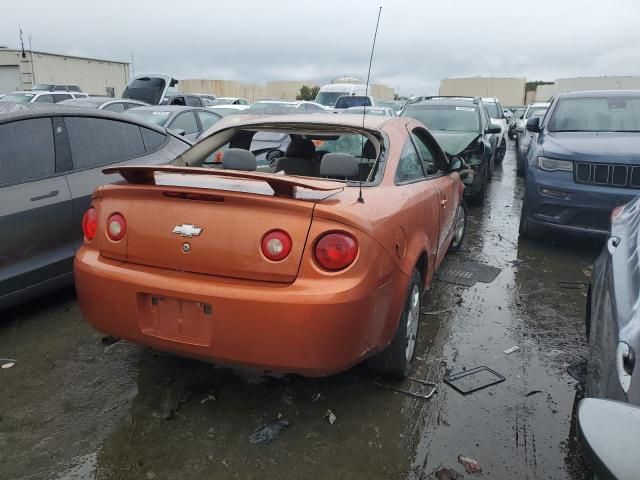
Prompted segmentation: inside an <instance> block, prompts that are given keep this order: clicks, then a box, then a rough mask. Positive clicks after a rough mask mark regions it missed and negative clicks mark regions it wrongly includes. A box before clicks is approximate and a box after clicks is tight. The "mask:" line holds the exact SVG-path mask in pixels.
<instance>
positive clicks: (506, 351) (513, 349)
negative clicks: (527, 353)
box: [504, 345, 520, 355]
mask: <svg viewBox="0 0 640 480" xmlns="http://www.w3.org/2000/svg"><path fill="white" fill-rule="evenodd" d="M518 350H520V347H519V346H517V345H514V346H513V347H511V348H507V349H506V350H505V351H504V353H505V354H507V355H511V354H512V353H513V352H517V351H518Z"/></svg>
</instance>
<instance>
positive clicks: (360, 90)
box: [316, 83, 367, 109]
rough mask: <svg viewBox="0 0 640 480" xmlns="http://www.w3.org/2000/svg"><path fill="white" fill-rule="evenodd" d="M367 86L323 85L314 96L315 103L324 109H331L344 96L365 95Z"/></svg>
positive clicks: (348, 84)
mask: <svg viewBox="0 0 640 480" xmlns="http://www.w3.org/2000/svg"><path fill="white" fill-rule="evenodd" d="M366 94H367V86H366V85H365V84H364V83H331V84H329V85H324V86H323V87H322V88H321V89H320V90H319V91H318V95H317V96H316V103H319V104H320V105H322V106H324V108H327V109H332V108H333V106H334V105H335V104H336V100H338V98H339V97H342V96H344V95H366Z"/></svg>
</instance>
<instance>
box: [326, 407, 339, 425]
mask: <svg viewBox="0 0 640 480" xmlns="http://www.w3.org/2000/svg"><path fill="white" fill-rule="evenodd" d="M324 418H326V419H327V422H329V423H330V424H331V425H333V424H334V423H336V420H337V419H338V417H336V414H335V413H333V412H332V411H331V410H327V411H326V412H325V414H324Z"/></svg>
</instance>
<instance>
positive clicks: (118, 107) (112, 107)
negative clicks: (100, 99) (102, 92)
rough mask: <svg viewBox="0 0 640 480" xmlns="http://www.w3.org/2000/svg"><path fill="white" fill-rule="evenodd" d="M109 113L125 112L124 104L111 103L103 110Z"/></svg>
mask: <svg viewBox="0 0 640 480" xmlns="http://www.w3.org/2000/svg"><path fill="white" fill-rule="evenodd" d="M103 110H106V111H108V112H124V104H122V103H111V104H109V105H107V106H106V107H104V108H103Z"/></svg>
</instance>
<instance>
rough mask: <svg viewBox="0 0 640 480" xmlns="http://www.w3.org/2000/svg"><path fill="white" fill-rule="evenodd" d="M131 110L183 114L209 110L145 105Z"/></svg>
mask: <svg viewBox="0 0 640 480" xmlns="http://www.w3.org/2000/svg"><path fill="white" fill-rule="evenodd" d="M129 110H146V111H148V112H182V111H186V110H202V111H208V110H209V109H208V108H202V107H189V106H185V105H145V106H139V107H135V108H130V109H129ZM214 113H215V112H214Z"/></svg>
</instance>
